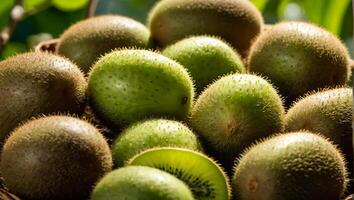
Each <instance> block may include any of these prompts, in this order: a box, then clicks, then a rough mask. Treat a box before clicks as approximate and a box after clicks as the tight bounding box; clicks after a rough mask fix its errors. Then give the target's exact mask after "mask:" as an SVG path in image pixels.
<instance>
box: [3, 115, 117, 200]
mask: <svg viewBox="0 0 354 200" xmlns="http://www.w3.org/2000/svg"><path fill="white" fill-rule="evenodd" d="M0 168H1V172H2V176H3V178H4V183H5V186H6V187H7V188H8V189H9V191H10V192H11V193H14V194H16V195H18V196H20V197H21V198H24V199H26V200H29V199H31V200H32V199H36V200H38V199H50V200H86V199H87V197H88V196H89V195H90V192H91V190H92V189H93V187H94V184H95V183H96V182H97V181H98V180H99V179H100V178H101V177H103V176H104V175H105V174H106V173H107V172H109V171H111V169H112V156H111V152H110V149H109V145H108V144H107V142H106V140H105V138H104V137H103V136H102V134H101V133H100V132H99V130H98V129H96V128H95V127H94V126H93V125H91V124H89V123H88V122H85V121H83V120H80V119H77V118H74V117H69V116H49V117H42V118H38V119H33V120H30V121H28V122H27V123H25V124H23V125H22V126H19V127H18V128H16V129H15V130H14V131H13V132H12V133H11V135H10V137H9V138H8V139H7V140H6V143H5V145H4V148H3V151H2V154H1V164H0Z"/></svg>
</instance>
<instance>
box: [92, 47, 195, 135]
mask: <svg viewBox="0 0 354 200" xmlns="http://www.w3.org/2000/svg"><path fill="white" fill-rule="evenodd" d="M88 94H89V103H90V105H91V108H92V109H93V111H94V113H95V115H97V116H98V117H99V118H100V119H102V121H104V122H105V123H106V124H107V125H108V126H110V127H114V128H116V127H126V126H128V125H129V124H131V123H134V122H136V121H139V120H143V119H147V118H153V117H155V118H160V117H164V118H168V119H175V120H178V121H183V120H186V119H187V117H188V114H189V112H190V109H191V107H192V102H193V98H194V86H193V81H192V79H191V77H190V76H189V74H188V72H187V70H186V69H185V68H184V67H183V66H182V65H180V64H178V63H177V62H175V61H173V60H171V59H169V58H167V57H165V56H163V55H160V54H158V53H155V52H152V51H148V50H136V49H122V50H118V51H113V52H111V53H109V54H107V55H105V56H104V57H102V58H101V59H100V60H99V61H98V62H97V63H96V64H95V65H94V67H93V68H92V70H91V72H90V76H89V83H88Z"/></svg>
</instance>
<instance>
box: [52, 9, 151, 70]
mask: <svg viewBox="0 0 354 200" xmlns="http://www.w3.org/2000/svg"><path fill="white" fill-rule="evenodd" d="M122 47H137V48H149V47H150V32H149V30H148V29H147V28H146V27H145V26H144V25H143V24H141V23H140V22H137V21H135V20H133V19H130V18H128V17H123V16H117V15H103V16H98V17H93V18H89V19H85V20H83V21H80V22H78V23H76V24H74V25H72V26H71V27H70V28H69V29H68V30H66V31H65V32H64V33H63V34H62V36H61V37H60V41H59V44H58V47H57V52H58V53H59V54H61V55H64V56H66V57H67V58H69V59H71V60H72V61H74V62H75V63H77V64H78V65H79V67H80V68H81V69H82V70H83V71H84V72H88V71H89V70H90V68H91V66H92V65H93V64H94V62H95V61H96V60H97V59H98V58H99V57H100V56H101V55H104V54H106V53H108V52H110V51H112V49H116V48H122Z"/></svg>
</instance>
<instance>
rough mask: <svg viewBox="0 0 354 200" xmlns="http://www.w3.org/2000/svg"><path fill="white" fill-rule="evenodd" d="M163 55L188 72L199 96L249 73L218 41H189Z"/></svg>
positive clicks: (187, 39)
mask: <svg viewBox="0 0 354 200" xmlns="http://www.w3.org/2000/svg"><path fill="white" fill-rule="evenodd" d="M162 54H163V55H165V56H167V57H169V58H171V59H173V60H175V61H177V62H178V63H180V64H182V65H183V66H184V67H186V68H187V70H188V72H189V73H190V75H191V76H192V78H193V80H194V82H195V86H196V93H197V94H199V93H201V92H202V91H203V90H204V88H205V87H206V86H208V85H209V84H211V83H212V82H213V81H215V80H216V79H217V78H219V77H221V76H223V75H226V74H230V73H235V72H244V71H245V68H244V66H243V63H242V61H241V59H240V56H239V55H238V53H237V52H236V51H234V50H233V49H232V47H231V46H229V45H228V44H227V43H225V42H224V41H222V40H220V39H219V38H216V37H209V36H193V37H190V38H186V39H183V40H181V41H179V42H177V43H175V44H173V45H171V46H169V47H167V48H166V49H164V50H163V52H162Z"/></svg>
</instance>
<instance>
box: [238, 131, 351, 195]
mask: <svg viewBox="0 0 354 200" xmlns="http://www.w3.org/2000/svg"><path fill="white" fill-rule="evenodd" d="M346 184H347V180H346V168H345V162H344V158H343V156H342V155H341V153H340V151H339V150H338V149H336V147H335V146H334V145H333V144H332V143H330V142H329V141H327V140H326V139H324V138H323V137H320V136H319V135H316V134H312V133H310V132H305V131H301V132H292V133H287V134H280V135H276V136H273V137H270V138H268V139H266V140H264V141H262V142H260V143H258V144H255V145H254V146H252V147H250V148H249V149H248V150H247V151H245V153H244V154H243V155H242V157H241V158H240V159H239V160H238V161H237V164H236V167H235V173H234V176H233V178H232V189H233V192H234V197H235V198H236V199H239V200H243V199H247V200H248V199H257V200H278V199H279V200H280V199H281V200H284V199H286V200H308V199H327V200H338V199H340V197H341V196H342V195H343V192H344V191H345V188H346Z"/></svg>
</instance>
